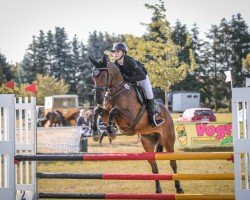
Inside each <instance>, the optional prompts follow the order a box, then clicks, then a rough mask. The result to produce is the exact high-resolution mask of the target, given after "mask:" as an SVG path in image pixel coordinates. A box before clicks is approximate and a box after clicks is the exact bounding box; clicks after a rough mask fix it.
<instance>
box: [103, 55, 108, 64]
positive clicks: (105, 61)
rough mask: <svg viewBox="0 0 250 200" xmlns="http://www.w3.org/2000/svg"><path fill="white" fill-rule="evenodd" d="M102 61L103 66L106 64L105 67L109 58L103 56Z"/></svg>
mask: <svg viewBox="0 0 250 200" xmlns="http://www.w3.org/2000/svg"><path fill="white" fill-rule="evenodd" d="M102 61H103V64H104V65H105V66H107V58H106V56H105V55H104V56H103V58H102Z"/></svg>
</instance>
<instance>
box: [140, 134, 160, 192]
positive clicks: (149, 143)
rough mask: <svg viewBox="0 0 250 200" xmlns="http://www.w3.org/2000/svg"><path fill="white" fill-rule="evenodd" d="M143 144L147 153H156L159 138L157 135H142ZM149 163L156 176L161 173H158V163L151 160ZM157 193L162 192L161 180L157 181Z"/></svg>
mask: <svg viewBox="0 0 250 200" xmlns="http://www.w3.org/2000/svg"><path fill="white" fill-rule="evenodd" d="M141 143H142V145H143V148H144V149H145V151H146V152H154V149H155V145H156V143H157V137H156V135H142V136H141ZM148 162H149V164H150V165H151V168H152V172H153V173H154V174H158V173H159V172H158V167H157V164H156V161H155V160H149V161H148ZM155 192H156V193H161V192H162V189H161V185H160V181H159V180H156V181H155Z"/></svg>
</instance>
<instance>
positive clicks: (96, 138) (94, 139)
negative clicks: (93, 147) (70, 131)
mask: <svg viewBox="0 0 250 200" xmlns="http://www.w3.org/2000/svg"><path fill="white" fill-rule="evenodd" d="M92 139H93V141H95V142H99V140H100V137H98V136H96V137H92Z"/></svg>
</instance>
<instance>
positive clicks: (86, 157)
mask: <svg viewBox="0 0 250 200" xmlns="http://www.w3.org/2000/svg"><path fill="white" fill-rule="evenodd" d="M15 160H17V161H122V160H228V161H233V153H232V152H206V153H199V152H195V153H189V152H188V153H108V154H105V153H103V154H94V153H93V154H91V153H90V154H77V155H75V154H69V155H58V154H47V155H45V154H42V155H17V156H15Z"/></svg>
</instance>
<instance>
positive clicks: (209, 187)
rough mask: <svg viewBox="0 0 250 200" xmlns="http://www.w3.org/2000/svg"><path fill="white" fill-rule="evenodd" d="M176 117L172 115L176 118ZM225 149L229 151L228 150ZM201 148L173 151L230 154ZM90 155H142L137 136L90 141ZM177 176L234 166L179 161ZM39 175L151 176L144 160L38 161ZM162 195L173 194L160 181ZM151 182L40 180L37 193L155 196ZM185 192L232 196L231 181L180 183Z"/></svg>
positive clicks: (164, 165)
mask: <svg viewBox="0 0 250 200" xmlns="http://www.w3.org/2000/svg"><path fill="white" fill-rule="evenodd" d="M176 116H177V115H173V118H176ZM216 116H217V119H218V121H220V122H225V121H226V120H228V121H231V120H230V119H231V115H230V114H222V113H219V114H216ZM227 148H228V149H227ZM227 148H224V149H221V148H217V147H214V148H213V147H202V148H200V149H197V148H194V149H182V150H180V149H176V151H183V150H184V151H232V148H230V147H227ZM88 151H89V152H99V153H100V152H105V153H112V152H114V153H117V152H119V153H123V152H124V153H125V152H134V153H136V152H138V153H141V152H144V150H143V148H142V145H141V143H140V142H139V140H138V137H137V136H120V137H117V138H116V139H115V140H114V141H113V144H112V145H110V144H109V141H108V139H107V138H104V140H103V144H102V145H99V144H98V143H95V142H93V141H92V140H91V139H89V146H88ZM157 164H158V167H159V172H160V173H172V170H171V167H170V165H169V161H157ZM177 164H178V173H180V174H192V173H194V174H198V173H201V174H207V173H215V174H216V173H233V164H232V163H231V162H228V161H178V162H177ZM37 170H38V172H57V173H59V172H64V173H136V174H138V173H151V168H150V166H149V164H148V162H147V161H106V162H101V161H99V162H98V161H96V162H38V167H37ZM161 185H162V189H163V193H175V188H174V182H173V181H161ZM154 186H155V184H154V181H113V180H59V179H57V180H56V179H55V180H53V179H50V180H46V179H41V180H39V181H38V188H39V192H55V193H56V192H58V193H59V192H62V193H154V192H155V190H154ZM182 186H183V189H184V191H185V193H189V194H232V193H234V182H233V181H182Z"/></svg>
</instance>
